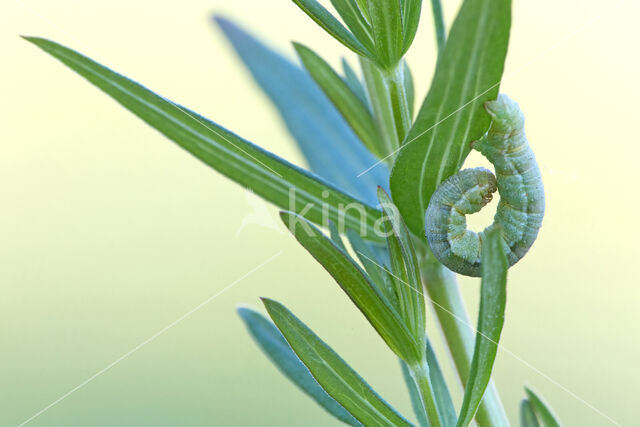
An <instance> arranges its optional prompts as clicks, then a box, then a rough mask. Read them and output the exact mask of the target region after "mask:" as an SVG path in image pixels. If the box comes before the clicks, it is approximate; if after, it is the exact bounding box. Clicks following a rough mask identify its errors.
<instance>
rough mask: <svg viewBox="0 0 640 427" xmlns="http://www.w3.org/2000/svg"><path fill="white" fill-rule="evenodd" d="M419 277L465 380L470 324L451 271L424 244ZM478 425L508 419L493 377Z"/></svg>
mask: <svg viewBox="0 0 640 427" xmlns="http://www.w3.org/2000/svg"><path fill="white" fill-rule="evenodd" d="M423 255H424V256H423V261H424V262H423V267H422V269H421V272H422V280H423V284H424V286H425V289H426V290H427V293H428V295H429V299H430V300H431V302H432V304H433V308H434V310H435V312H436V315H437V317H438V321H439V323H440V327H441V328H442V331H443V332H444V336H445V339H446V341H447V345H448V347H449V351H450V353H451V356H452V358H453V362H454V364H455V366H456V370H457V372H458V376H459V378H460V380H461V382H462V384H463V386H464V385H465V384H466V383H467V379H468V378H469V370H470V367H471V359H472V358H473V348H474V343H475V337H474V331H473V327H471V326H470V325H471V323H470V321H469V315H468V314H467V310H466V308H465V305H464V301H463V299H462V295H461V294H460V288H459V287H458V283H457V281H456V278H455V275H454V274H453V273H452V272H451V271H449V270H448V269H446V268H445V267H444V266H443V265H442V264H440V263H439V262H438V261H437V260H436V259H435V257H434V256H433V254H432V253H431V251H430V250H429V249H428V248H427V249H426V251H424V253H423ZM475 419H476V421H477V423H478V425H479V426H481V427H485V426H486V427H489V426H500V427H502V426H507V425H509V422H508V420H507V415H506V413H505V411H504V407H503V406H502V402H501V401H500V396H499V395H498V392H497V390H496V387H495V385H494V384H493V381H491V382H490V383H489V386H488V387H487V390H486V392H485V394H484V398H483V399H482V403H481V404H480V408H479V409H478V412H477V413H476V418H475Z"/></svg>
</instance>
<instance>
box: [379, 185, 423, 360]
mask: <svg viewBox="0 0 640 427" xmlns="http://www.w3.org/2000/svg"><path fill="white" fill-rule="evenodd" d="M378 200H379V201H380V206H381V207H382V211H383V213H384V215H385V218H386V221H385V225H386V227H387V235H388V237H387V245H388V250H389V257H390V260H391V271H392V273H393V281H394V282H395V284H396V294H397V295H398V300H399V305H400V308H401V310H400V313H401V314H402V315H403V317H404V319H405V322H406V323H407V325H409V327H410V329H411V331H412V332H413V334H414V337H415V339H416V341H418V342H419V344H420V346H421V347H422V348H425V304H424V296H423V295H422V281H421V278H420V271H419V267H418V265H419V264H418V257H417V255H416V252H415V250H414V247H413V243H412V242H411V236H410V235H409V230H407V228H406V226H405V224H404V222H403V221H402V218H401V217H400V213H399V212H398V210H397V208H396V207H395V205H394V204H393V202H392V201H391V198H390V197H389V196H388V195H387V193H385V191H384V190H383V189H381V188H380V189H378Z"/></svg>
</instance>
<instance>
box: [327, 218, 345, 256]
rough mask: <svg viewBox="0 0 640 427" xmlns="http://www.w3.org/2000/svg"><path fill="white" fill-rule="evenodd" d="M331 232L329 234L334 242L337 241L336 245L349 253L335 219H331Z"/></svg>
mask: <svg viewBox="0 0 640 427" xmlns="http://www.w3.org/2000/svg"><path fill="white" fill-rule="evenodd" d="M329 233H330V234H329V236H330V237H331V240H332V241H333V243H335V244H336V246H337V247H338V248H340V249H341V250H342V251H343V252H344V253H347V248H346V247H345V245H344V242H343V241H342V236H340V230H338V227H337V226H336V223H335V222H333V221H329Z"/></svg>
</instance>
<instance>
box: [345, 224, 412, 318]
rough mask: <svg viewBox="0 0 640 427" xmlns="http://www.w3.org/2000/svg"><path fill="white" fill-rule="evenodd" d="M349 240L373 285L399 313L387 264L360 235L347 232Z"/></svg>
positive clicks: (350, 231)
mask: <svg viewBox="0 0 640 427" xmlns="http://www.w3.org/2000/svg"><path fill="white" fill-rule="evenodd" d="M347 238H348V239H349V243H350V244H351V247H352V248H353V251H354V252H355V254H356V256H357V257H358V260H359V261H360V263H361V264H362V266H363V267H364V269H365V271H366V272H367V274H368V275H369V278H370V281H371V283H372V284H373V285H375V286H376V288H377V289H378V290H379V291H380V294H382V295H383V296H384V297H385V298H386V299H387V301H388V302H389V305H391V306H392V307H393V308H394V309H395V310H396V311H398V312H399V311H400V306H399V305H398V296H397V295H396V291H395V286H394V284H393V282H392V280H393V279H392V278H391V276H390V275H389V273H388V272H387V270H386V267H385V262H384V261H383V260H381V259H380V257H379V256H378V255H377V254H376V253H375V252H374V251H373V250H372V249H371V247H370V246H369V245H368V244H367V243H365V241H364V240H362V238H361V237H360V236H359V235H358V233H356V232H354V231H353V230H347Z"/></svg>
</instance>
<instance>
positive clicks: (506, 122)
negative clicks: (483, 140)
mask: <svg viewBox="0 0 640 427" xmlns="http://www.w3.org/2000/svg"><path fill="white" fill-rule="evenodd" d="M484 108H485V109H486V110H487V113H489V115H490V116H491V118H492V119H493V122H492V123H491V130H492V131H493V132H496V133H499V134H502V135H511V134H513V133H514V132H516V131H519V130H522V129H523V128H524V114H522V111H521V110H520V106H519V105H518V103H517V102H515V101H514V100H512V99H511V98H509V97H508V96H507V95H505V94H503V93H501V94H500V95H498V98H497V99H496V100H495V101H487V102H485V104H484Z"/></svg>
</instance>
